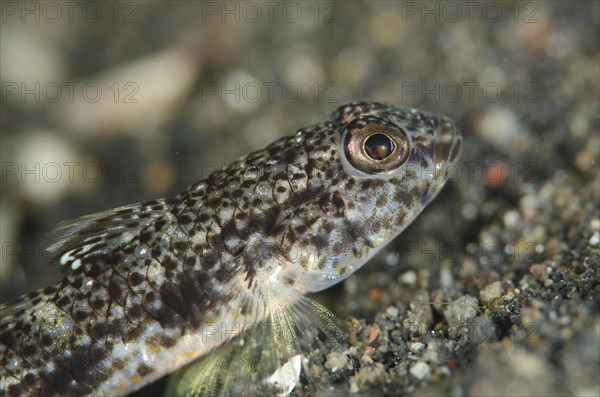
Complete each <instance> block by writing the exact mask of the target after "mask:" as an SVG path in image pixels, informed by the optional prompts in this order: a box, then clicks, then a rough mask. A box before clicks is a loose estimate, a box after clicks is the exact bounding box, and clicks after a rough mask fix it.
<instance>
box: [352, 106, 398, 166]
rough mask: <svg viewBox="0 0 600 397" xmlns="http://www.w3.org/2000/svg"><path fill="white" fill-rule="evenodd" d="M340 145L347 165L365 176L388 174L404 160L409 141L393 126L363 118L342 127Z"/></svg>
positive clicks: (373, 118) (381, 120) (373, 119)
mask: <svg viewBox="0 0 600 397" xmlns="http://www.w3.org/2000/svg"><path fill="white" fill-rule="evenodd" d="M342 142H343V145H344V154H345V156H346V159H347V161H348V162H349V163H350V165H351V166H352V167H354V168H356V169H357V170H359V171H362V172H364V173H367V174H379V173H388V172H392V171H394V170H395V169H397V168H398V167H400V166H401V165H402V164H404V162H405V161H406V159H407V158H408V153H409V147H410V142H409V139H408V136H407V135H406V133H405V132H404V131H403V130H402V129H401V128H400V127H398V126H397V125H395V124H394V123H391V122H389V121H386V120H384V119H382V118H380V117H377V116H363V117H359V118H357V119H355V120H352V121H351V122H349V123H348V124H347V125H346V126H345V127H344V132H343V138H342Z"/></svg>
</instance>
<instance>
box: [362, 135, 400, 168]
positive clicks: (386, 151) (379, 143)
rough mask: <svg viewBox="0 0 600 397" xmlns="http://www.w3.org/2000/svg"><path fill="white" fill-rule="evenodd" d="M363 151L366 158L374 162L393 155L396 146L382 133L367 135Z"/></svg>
mask: <svg viewBox="0 0 600 397" xmlns="http://www.w3.org/2000/svg"><path fill="white" fill-rule="evenodd" d="M363 150H364V152H365V154H366V155H367V156H369V157H370V158H372V159H373V160H375V161H381V160H385V159H386V158H388V157H389V156H391V155H392V153H394V150H396V145H394V141H393V140H392V138H390V137H389V136H387V135H386V134H382V133H379V132H378V133H375V134H373V135H369V136H368V137H367V139H365V143H364V145H363Z"/></svg>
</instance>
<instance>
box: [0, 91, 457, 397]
mask: <svg viewBox="0 0 600 397" xmlns="http://www.w3.org/2000/svg"><path fill="white" fill-rule="evenodd" d="M461 145H462V137H461V135H460V133H459V132H458V131H457V130H456V128H455V126H454V124H453V122H452V121H451V120H450V119H449V118H446V117H443V116H437V115H434V114H431V113H428V112H425V111H421V110H417V109H407V108H398V107H395V106H393V105H390V104H381V103H374V102H354V103H350V104H348V105H345V106H341V107H340V108H338V109H337V110H336V111H335V112H334V113H333V115H332V116H331V118H330V119H329V120H327V121H323V122H321V123H318V124H315V125H312V126H309V127H306V128H302V129H299V130H298V131H296V132H294V133H293V134H291V135H289V136H286V137H284V138H281V139H279V140H277V141H275V142H274V143H272V144H270V145H269V146H267V147H265V148H264V149H261V150H258V151H256V152H253V153H251V154H249V155H247V156H245V157H243V158H241V159H239V160H237V161H235V162H233V163H231V164H229V165H228V166H227V167H226V168H224V169H223V170H219V171H216V172H214V173H212V174H211V175H210V176H209V177H208V178H207V179H205V180H202V181H200V182H198V183H196V184H194V185H193V186H191V187H190V188H188V189H187V190H185V191H183V192H182V193H180V194H179V195H178V196H175V197H172V198H167V199H160V200H152V201H148V202H144V203H138V204H133V205H129V206H125V207H121V208H116V209H113V210H109V211H106V212H102V213H98V214H93V215H88V216H84V217H82V218H79V219H76V220H74V221H69V222H65V223H62V224H60V225H58V227H57V229H55V230H54V231H53V232H52V233H51V236H52V238H53V240H52V243H51V244H50V245H49V247H48V250H49V252H50V253H51V254H52V255H51V260H50V262H51V263H53V264H57V265H60V266H63V267H64V268H65V269H66V270H67V273H66V275H65V277H64V278H63V279H62V280H61V281H59V282H58V283H56V284H54V285H51V286H48V287H46V288H44V289H40V290H37V291H34V292H31V293H29V294H27V295H23V296H21V297H20V298H18V299H16V300H14V301H12V302H9V303H6V304H3V305H2V306H0V311H1V320H0V333H1V336H0V395H5V396H22V395H46V396H47V395H77V396H84V395H93V396H100V395H125V394H128V393H130V392H132V391H135V390H137V389H139V388H140V387H142V386H144V385H146V384H148V383H150V382H152V381H154V380H156V379H157V378H159V377H161V376H163V375H165V374H167V373H171V372H173V371H175V370H176V369H178V368H180V367H182V366H184V365H185V364H187V363H189V362H191V361H192V360H195V359H197V358H198V357H200V356H204V355H205V354H206V353H208V352H209V351H211V350H213V349H215V348H217V347H219V346H226V343H225V342H227V341H230V342H231V340H232V338H238V337H239V336H240V335H244V333H245V332H246V331H247V330H248V329H255V328H256V329H257V327H258V326H257V325H256V324H259V323H260V322H261V321H264V320H265V319H268V318H279V319H280V321H279V322H277V324H278V327H279V329H280V331H278V332H279V333H282V332H284V331H285V330H284V331H281V329H282V328H286V326H285V325H290V327H289V328H290V330H289V332H290V333H291V334H292V336H293V335H295V336H296V337H298V338H300V339H302V338H303V335H304V331H303V327H308V326H309V325H310V324H313V325H314V324H316V325H318V324H320V323H323V324H326V323H327V322H328V321H329V319H328V317H327V316H328V315H327V314H326V313H327V311H326V309H324V308H321V307H320V306H318V305H317V304H308V303H306V302H308V301H306V300H304V298H303V296H304V295H305V294H306V293H310V292H316V291H320V290H323V289H325V288H327V287H329V286H331V285H333V284H336V283H338V282H340V281H341V280H343V279H345V278H346V277H348V276H350V275H351V274H352V273H354V272H355V271H356V270H357V269H359V268H360V267H361V266H362V265H363V264H364V263H365V262H366V261H367V260H368V259H369V258H371V257H372V256H373V255H374V254H375V253H376V252H377V251H379V250H380V249H381V248H382V247H383V246H384V245H385V244H387V243H388V242H390V241H391V240H392V239H393V238H394V237H395V236H397V235H398V234H399V233H400V232H402V230H403V229H405V228H406V227H407V226H408V225H409V224H410V223H411V222H412V221H413V220H414V219H415V218H416V217H417V215H418V214H419V213H420V212H421V211H422V210H423V209H424V208H425V206H426V205H427V204H428V203H429V202H430V201H431V200H432V199H433V198H434V197H435V196H436V194H437V193H438V191H439V190H440V189H441V188H442V186H443V185H444V183H445V181H446V180H447V179H448V175H449V171H450V169H451V166H452V165H453V164H455V162H456V161H457V159H458V157H459V155H460V151H461ZM306 307H311V308H312V309H310V310H304V309H303V308H306ZM290 308H293V309H290ZM311 310H312V311H313V312H315V313H317V317H319V316H320V319H317V320H314V316H313V315H312V314H310V313H311ZM281 319H287V320H283V321H282V320H281ZM282 324H283V325H284V327H282V326H281V325H282ZM253 327H254V328H253ZM293 329H295V331H294V330H293ZM285 332H287V331H285ZM246 345H248V344H246ZM210 356H211V355H208V357H210ZM204 368H210V367H206V366H205V367H204ZM204 372H206V371H204ZM232 382H234V381H232ZM180 385H181V384H180Z"/></svg>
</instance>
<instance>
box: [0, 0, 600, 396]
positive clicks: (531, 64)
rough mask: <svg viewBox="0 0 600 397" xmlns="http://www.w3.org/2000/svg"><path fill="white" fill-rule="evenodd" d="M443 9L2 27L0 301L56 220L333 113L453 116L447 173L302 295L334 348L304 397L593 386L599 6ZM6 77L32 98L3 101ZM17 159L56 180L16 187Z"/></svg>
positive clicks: (598, 293) (369, 7)
mask: <svg viewBox="0 0 600 397" xmlns="http://www.w3.org/2000/svg"><path fill="white" fill-rule="evenodd" d="M450 3H452V4H454V6H455V7H459V9H460V10H461V12H462V13H461V15H460V17H459V18H458V20H456V21H455V20H450V19H451V18H452V15H453V14H451V13H450V12H451V11H452V8H451V7H452V6H449V5H447V6H444V4H450ZM450 3H436V2H397V3H394V2H379V1H374V2H368V3H360V2H344V3H329V2H321V3H312V2H311V3H308V2H307V3H295V4H298V5H299V7H300V8H301V9H302V11H303V14H302V15H303V16H302V18H300V20H299V21H297V22H291V21H290V20H288V19H286V18H284V17H282V14H281V13H280V12H279V11H280V10H278V11H277V12H275V14H274V20H273V21H269V20H268V18H267V13H266V12H264V13H263V14H262V18H261V19H260V20H259V21H249V20H248V19H247V18H244V17H243V16H242V17H241V19H240V21H239V22H236V21H235V19H232V17H228V16H224V17H223V18H225V20H226V22H222V18H221V15H218V14H217V15H216V16H213V15H211V14H208V12H207V10H206V9H204V10H203V9H202V5H201V4H196V3H191V2H178V3H174V4H172V5H171V4H169V6H168V8H165V7H164V6H165V4H163V2H160V1H157V2H140V3H131V2H127V3H126V4H134V5H135V7H133V8H131V9H125V8H122V9H121V10H120V11H121V14H119V15H118V21H117V22H115V21H114V20H113V17H114V14H111V11H110V10H109V9H108V8H106V9H105V10H104V11H105V13H103V15H104V16H105V17H104V18H103V19H102V20H100V21H98V22H97V23H90V22H87V21H86V20H84V19H83V17H82V16H81V15H80V14H79V13H76V14H75V17H74V18H75V19H74V21H69V20H68V19H67V17H66V15H67V13H66V10H64V14H63V17H62V19H61V20H60V21H58V22H56V23H51V22H49V21H47V20H44V18H43V16H44V15H41V16H42V18H41V20H40V22H36V21H35V19H34V18H33V17H32V16H27V15H25V16H24V18H25V19H24V20H22V18H21V16H20V15H19V14H17V15H16V16H13V15H8V14H7V15H4V16H5V17H6V22H4V21H3V22H2V35H1V38H0V40H1V44H2V45H1V46H0V51H1V53H2V69H1V70H0V77H1V79H2V84H3V95H4V97H3V100H2V117H0V133H1V134H0V141H1V145H0V154H1V156H2V165H3V167H2V190H1V192H0V198H1V200H2V204H1V205H0V219H1V222H0V225H1V230H2V236H0V238H1V239H2V246H1V247H0V253H1V254H2V255H1V256H2V262H1V267H0V299H1V301H2V302H4V301H7V300H9V299H10V298H13V297H15V296H17V295H19V294H22V293H24V292H27V291H29V290H32V289H34V288H39V287H41V286H43V285H46V284H48V283H50V282H53V281H55V280H57V279H58V278H59V277H60V274H59V271H58V270H56V269H53V268H50V267H48V266H47V261H46V260H45V259H46V258H45V256H44V252H43V245H42V243H41V241H42V238H43V235H44V233H46V232H47V231H49V230H50V229H51V227H52V226H53V225H54V224H56V223H57V222H59V221H62V220H66V219H70V218H74V217H77V216H80V215H83V214H86V213H91V212H96V211H100V210H103V209H106V208H110V207H116V206H119V205H124V204H128V203H131V202H135V201H142V200H145V199H149V198H153V197H160V196H167V195H170V194H173V193H175V192H177V191H179V190H181V189H183V188H185V187H186V186H187V185H190V184H192V183H194V182H195V181H197V180H199V179H201V178H204V177H206V176H207V175H208V173H210V172H211V171H212V170H214V169H216V168H219V167H221V166H223V165H224V164H226V163H227V162H229V161H231V160H233V159H235V158H237V157H238V156H240V155H243V154H245V153H247V152H248V151H250V150H252V149H255V148H258V147H261V146H263V145H264V144H266V143H268V142H270V141H271V140H273V139H274V138H276V137H278V136H281V135H284V134H285V133H288V132H289V131H291V130H292V129H294V128H296V127H299V126H303V125H306V124H309V123H312V122H315V121H320V120H321V119H323V118H324V117H325V116H326V115H327V114H328V113H330V112H331V111H333V110H334V109H335V107H337V106H338V105H341V104H342V103H344V102H346V101H349V100H355V99H374V100H380V101H389V102H393V103H396V104H398V105H406V106H415V107H420V108H426V109H428V110H431V111H433V112H438V113H443V114H447V115H449V116H451V117H453V118H454V119H455V120H456V122H457V125H458V127H459V128H460V129H461V131H462V132H463V134H464V137H465V148H464V152H463V157H462V163H461V167H460V168H459V170H460V174H459V175H458V176H456V178H454V180H453V181H452V182H451V183H450V184H449V185H448V186H447V187H446V188H445V189H444V191H443V192H442V193H441V194H440V196H439V197H438V198H437V199H436V200H435V201H434V202H433V203H432V204H431V205H430V206H429V208H428V209H427V210H426V211H425V212H424V213H423V214H422V215H421V216H420V217H419V219H417V221H415V223H414V224H413V225H412V226H411V227H410V228H409V229H408V230H407V231H405V232H404V233H403V234H402V235H401V236H399V237H398V238H397V239H396V240H395V241H394V242H393V243H392V244H390V245H389V246H388V247H386V248H385V249H384V250H383V252H381V254H379V255H377V256H376V257H375V258H374V259H373V260H372V261H371V262H370V263H369V264H367V265H366V266H365V267H364V268H363V269H361V270H360V271H358V272H357V273H356V274H355V275H353V276H352V277H350V278H348V279H347V280H346V281H345V282H343V283H342V284H340V285H338V286H335V287H333V288H331V289H329V290H327V291H324V292H323V293H321V294H318V295H316V296H314V298H315V299H317V300H319V301H320V302H322V303H323V304H324V305H325V306H327V307H328V308H330V309H331V310H332V311H333V312H334V313H335V314H336V316H337V317H338V318H339V320H340V323H341V326H342V329H343V330H344V333H345V334H346V336H347V339H348V346H347V347H346V349H345V350H343V351H339V352H324V354H323V357H321V359H320V360H321V361H320V362H317V363H316V364H314V365H313V366H311V367H310V370H309V372H310V374H309V375H310V378H312V379H316V380H317V381H316V384H315V387H316V388H317V389H318V392H319V393H321V394H323V395H346V394H347V393H352V394H353V395H416V396H418V395H427V396H432V395H436V396H437V395H453V396H459V395H473V396H481V395H519V396H528V395H553V396H557V395H577V396H598V395H600V315H599V313H600V310H599V309H600V204H599V203H600V173H599V166H598V164H599V159H600V134H598V131H599V129H600V120H599V117H598V114H600V66H599V56H598V55H599V53H600V51H599V49H600V45H599V42H600V37H599V36H598V26H599V25H600V4H599V3H598V2H560V1H554V2H521V3H509V2H502V3H496V2H489V3H486V4H490V5H489V6H487V7H488V8H487V10H488V11H489V12H490V13H491V12H492V11H493V9H496V8H498V7H499V9H500V10H501V11H502V14H501V16H500V17H498V18H497V19H496V18H494V17H493V14H488V15H487V16H485V15H484V14H483V13H482V8H483V5H473V7H474V8H473V11H474V13H475V14H474V15H473V17H472V18H470V17H469V15H468V7H465V6H464V5H461V4H463V3H460V2H450ZM15 4H19V3H15ZM40 4H42V3H40ZM55 4H59V3H55ZM106 4H107V5H106V7H108V3H106ZM111 4H112V3H111ZM124 4H125V3H124ZM214 4H215V5H216V6H217V7H218V6H219V5H220V4H221V3H219V2H217V3H214ZM236 4H238V3H236ZM241 4H242V3H239V7H241ZM255 4H258V5H259V6H260V3H255ZM311 4H312V5H313V8H310V7H309V6H310V5H311ZM474 4H475V3H474ZM477 4H479V3H477ZM411 6H414V7H416V8H407V7H411ZM123 7H124V6H123ZM315 7H316V8H315ZM443 7H446V8H443ZM426 9H432V10H433V11H431V12H432V14H431V13H430V14H423V12H424V11H425V10H426ZM132 10H133V11H134V13H133V16H134V17H135V22H133V23H123V22H124V21H123V19H124V18H125V16H127V15H129V14H128V13H127V12H132ZM167 10H168V11H167ZM240 10H241V8H240ZM315 10H318V11H319V12H318V15H316V16H315V14H314V12H315ZM263 11H264V10H263ZM517 11H518V12H517ZM40 12H41V11H40ZM240 12H241V11H240ZM415 12H416V14H415ZM436 15H437V16H438V17H439V18H438V20H436V18H435V16H436ZM315 18H316V20H317V21H318V23H315ZM331 18H333V19H331ZM325 19H326V22H327V23H324V22H323V21H324V20H325ZM69 81H71V82H73V81H75V82H79V83H80V85H79V86H75V89H74V98H73V101H70V100H69V96H68V95H67V93H68V90H67V89H66V88H64V87H65V86H64V85H62V84H63V83H64V82H69ZM22 82H24V83H25V84H27V86H26V87H27V88H28V89H34V90H35V83H36V82H38V83H40V89H39V100H36V96H35V94H28V95H25V96H22V95H21V94H22V93H21V92H20V91H18V93H16V94H11V92H12V91H11V90H13V89H15V87H16V89H17V90H20V87H21V83H22ZM86 82H88V83H89V82H93V83H97V84H98V85H99V86H100V87H101V89H102V93H103V96H102V100H101V101H98V102H97V103H96V102H92V101H91V100H90V97H89V96H85V95H84V93H83V92H82V90H81V89H80V88H81V87H82V86H83V84H85V83H86ZM48 83H56V84H58V85H60V86H61V87H63V91H62V96H61V97H60V98H59V100H57V101H55V102H53V101H52V100H51V99H52V98H51V95H50V94H51V91H50V90H51V89H52V87H53V86H51V85H50V86H48V85H47V84H48ZM117 83H118V84H117ZM127 83H132V84H131V85H128V86H125V84H127ZM236 83H240V84H242V83H243V84H242V85H240V88H239V89H238V88H237V86H236ZM114 84H117V85H114ZM224 84H225V85H224ZM244 84H245V85H244ZM242 86H243V87H245V88H246V91H244V90H242V88H241V87H242ZM257 86H258V87H260V90H259V91H258V92H259V93H260V95H259V97H258V98H254V97H251V95H252V94H251V91H250V89H251V88H253V87H254V88H256V87H257ZM32 87H33V88H32ZM43 87H47V88H46V91H44V89H43ZM266 87H273V91H272V94H273V95H272V97H270V95H269V90H268V89H267V88H266ZM286 87H287V88H286ZM298 87H300V88H301V95H300V96H299V97H298V98H292V94H293V92H294V89H297V88H298ZM136 89H137V90H136ZM224 89H226V90H230V92H231V93H229V94H227V92H226V90H224ZM457 89H458V91H457ZM498 89H499V90H500V91H498ZM470 90H471V91H470ZM457 92H458V94H459V95H458V96H457ZM498 92H500V93H501V95H496V94H497V93H498ZM115 94H119V95H118V96H115ZM87 95H92V91H91V90H90V91H89V92H88V93H87ZM127 95H132V96H131V97H129V99H137V100H138V101H137V102H128V101H126V100H125V98H126V97H127ZM36 161H37V162H39V167H40V170H41V169H43V167H44V166H47V165H48V164H50V163H52V162H56V163H57V164H59V169H60V170H61V171H62V174H61V176H60V177H59V179H58V180H57V181H56V182H55V183H53V182H52V181H50V179H51V178H48V177H46V178H45V177H44V175H43V174H41V173H40V172H38V174H37V175H38V176H39V177H41V180H40V182H39V183H37V182H36V181H35V179H34V176H33V175H30V174H27V171H26V170H28V169H32V168H33V169H35V168H34V167H35V163H36ZM64 162H75V163H76V165H75V166H74V168H73V170H74V172H75V173H74V177H73V179H72V180H71V179H68V178H67V177H68V175H69V174H68V171H69V168H68V166H66V165H65V164H63V163H64ZM42 163H43V164H42ZM11 167H12V168H11ZM84 169H85V170H87V171H88V172H89V174H86V173H85V172H84ZM96 170H100V171H101V174H100V176H97V174H92V171H96ZM34 172H35V171H34ZM18 251H20V252H21V253H20V254H17V253H16V252H18ZM163 386H164V380H162V381H159V382H157V383H155V384H153V385H150V386H148V387H146V388H144V389H143V390H142V391H140V392H139V393H138V394H137V395H140V396H141V395H155V394H157V393H160V391H161V390H162V387H163Z"/></svg>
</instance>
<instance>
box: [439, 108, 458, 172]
mask: <svg viewBox="0 0 600 397" xmlns="http://www.w3.org/2000/svg"><path fill="white" fill-rule="evenodd" d="M440 119H441V120H440V121H441V123H440V126H439V127H438V134H439V136H440V142H439V143H438V145H440V144H441V145H449V149H448V151H447V156H445V158H439V159H436V161H441V162H445V163H446V165H448V164H455V163H456V162H457V161H458V159H459V158H460V155H461V154H462V146H463V137H462V134H461V133H460V131H459V130H458V128H456V125H455V124H454V121H453V120H452V119H451V118H449V117H446V116H441V117H440ZM448 136H449V142H448Z"/></svg>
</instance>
